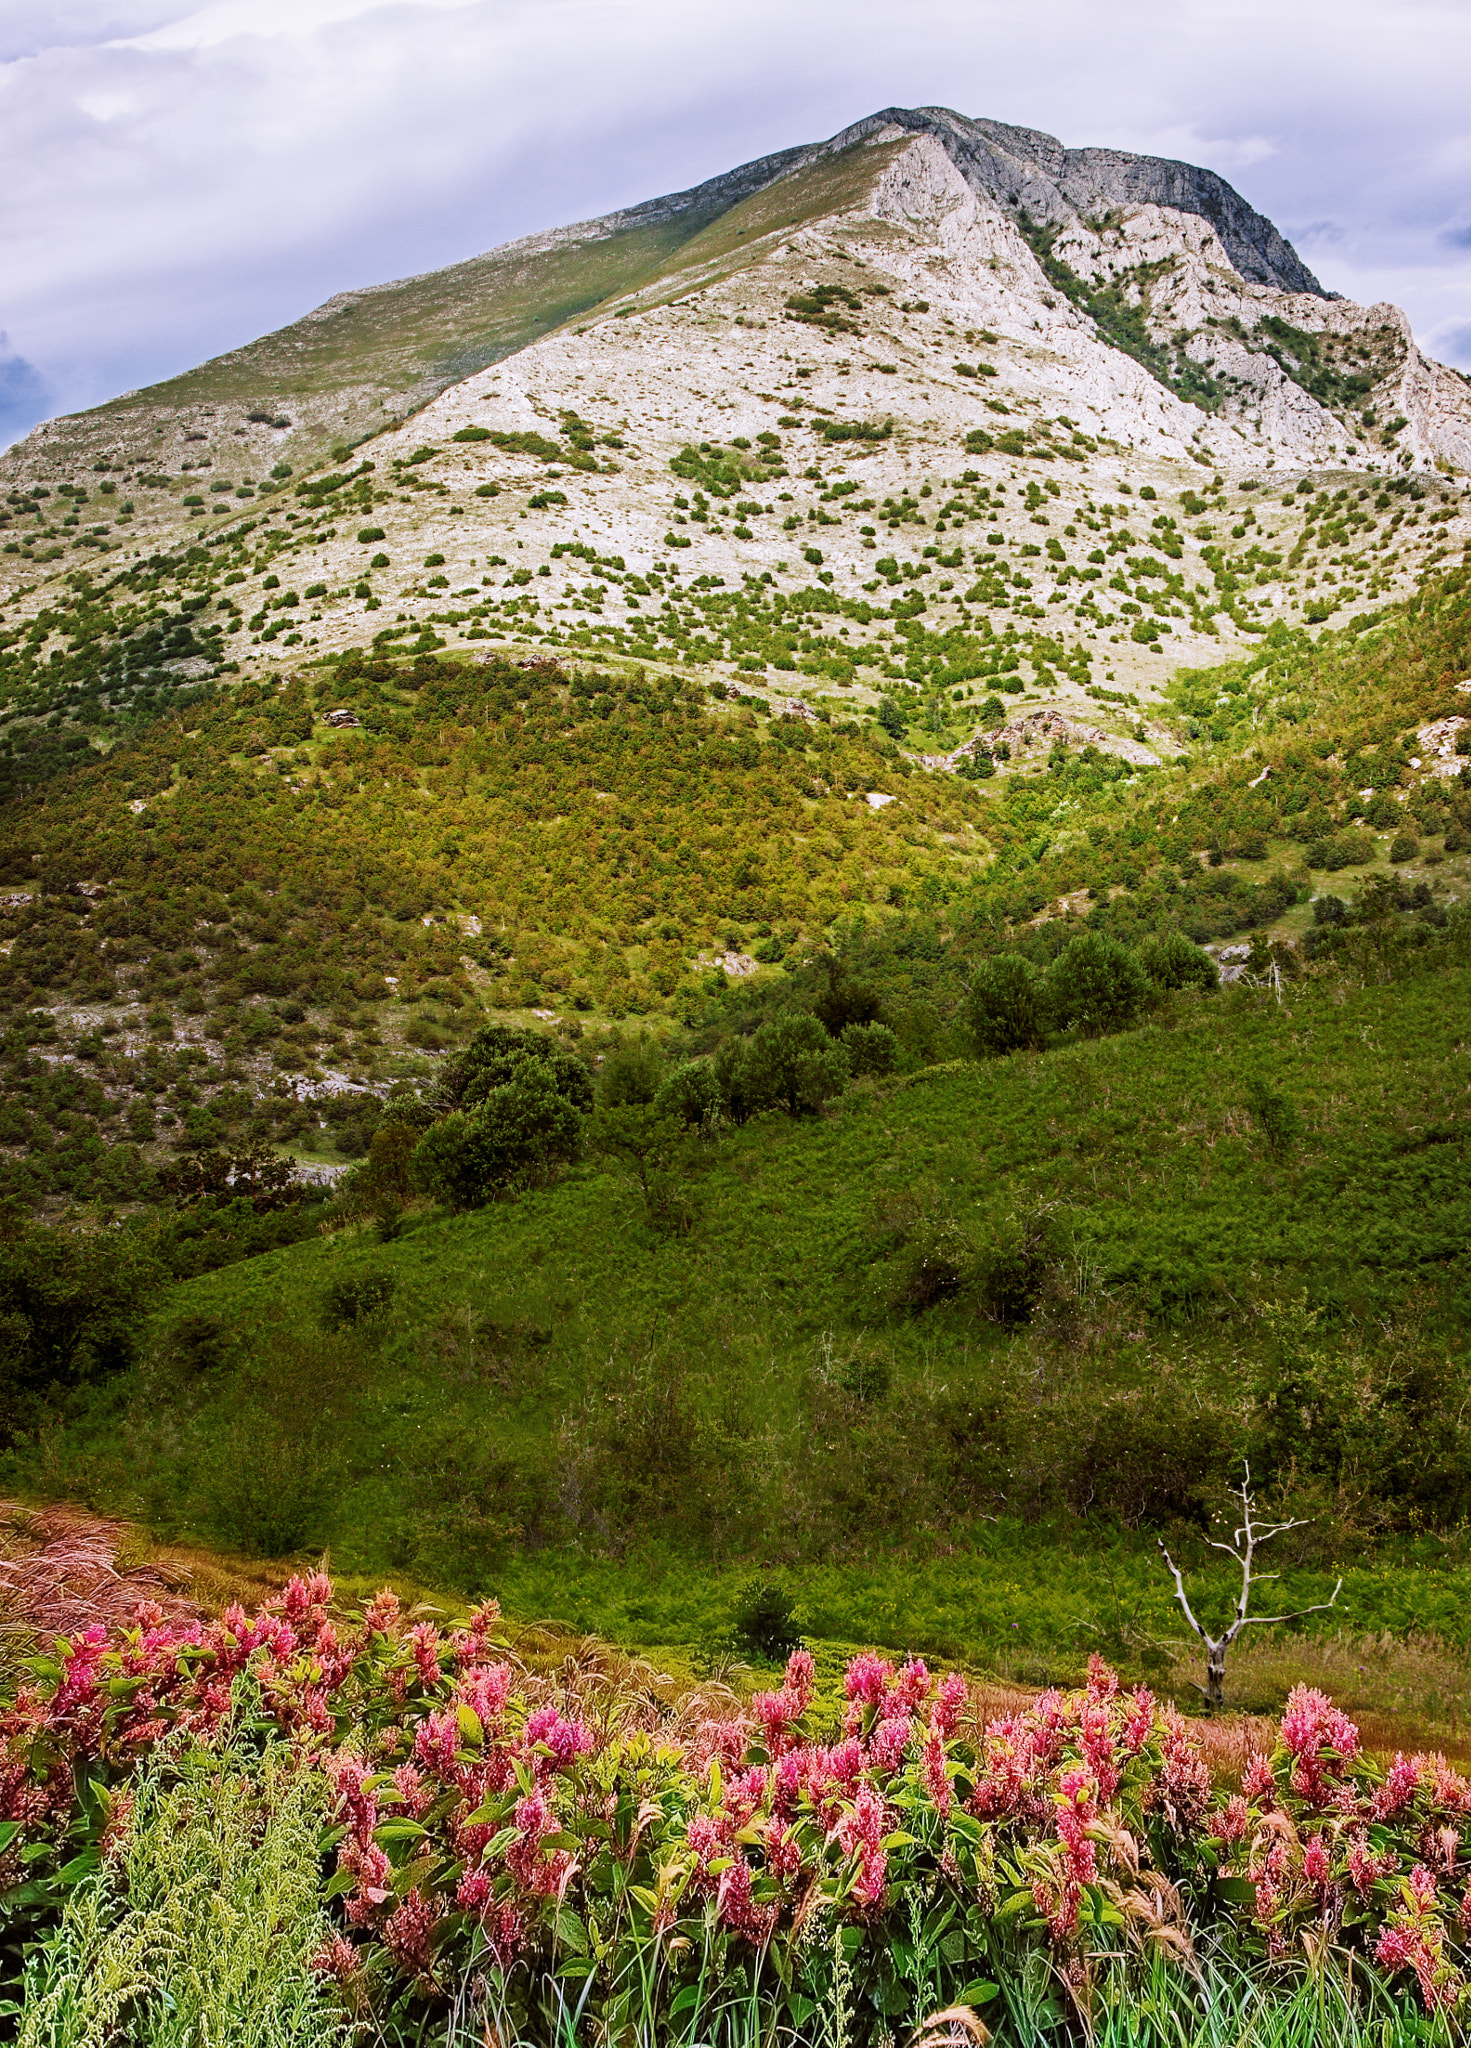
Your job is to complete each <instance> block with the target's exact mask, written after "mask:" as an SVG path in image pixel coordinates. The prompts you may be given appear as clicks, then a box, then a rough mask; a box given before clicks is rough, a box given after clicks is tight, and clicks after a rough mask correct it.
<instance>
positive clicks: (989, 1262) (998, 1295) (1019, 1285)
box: [973, 1210, 1058, 1324]
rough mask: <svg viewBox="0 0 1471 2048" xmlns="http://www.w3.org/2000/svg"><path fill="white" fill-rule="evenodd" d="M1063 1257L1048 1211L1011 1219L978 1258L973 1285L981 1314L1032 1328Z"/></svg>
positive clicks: (992, 1234) (998, 1228)
mask: <svg viewBox="0 0 1471 2048" xmlns="http://www.w3.org/2000/svg"><path fill="white" fill-rule="evenodd" d="M1057 1257H1058V1245H1057V1227H1056V1225H1055V1223H1054V1222H1053V1219H1052V1217H1051V1216H1050V1215H1049V1214H1048V1213H1047V1212H1046V1211H1045V1210H1038V1211H1035V1212H1033V1213H1032V1214H1030V1215H1022V1216H1012V1217H1008V1218H1006V1219H1005V1221H1004V1222H1002V1223H1001V1224H1000V1225H998V1226H997V1227H996V1228H995V1229H994V1231H993V1232H992V1233H991V1235H990V1237H989V1240H988V1242H987V1243H986V1245H985V1246H984V1248H983V1249H982V1250H981V1251H980V1252H978V1253H977V1254H976V1258H975V1264H974V1267H973V1280H974V1285H975V1293H976V1302H977V1305H978V1307H979V1308H980V1310H981V1312H982V1313H983V1314H984V1315H987V1316H989V1317H990V1318H991V1319H992V1321H993V1322H998V1323H1006V1324H1014V1323H1024V1322H1026V1321H1027V1320H1028V1318H1029V1317H1030V1316H1031V1313H1032V1311H1033V1309H1034V1308H1035V1307H1036V1306H1037V1303H1038V1301H1039V1300H1040V1298H1041V1296H1042V1292H1043V1289H1044V1288H1045V1287H1046V1285H1047V1283H1048V1281H1049V1279H1050V1278H1051V1275H1052V1273H1053V1271H1054V1269H1055V1267H1056V1264H1057Z"/></svg>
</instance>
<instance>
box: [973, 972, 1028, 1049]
mask: <svg viewBox="0 0 1471 2048" xmlns="http://www.w3.org/2000/svg"><path fill="white" fill-rule="evenodd" d="M1045 993H1046V991H1045V985H1044V983H1043V980H1042V977H1041V976H1040V975H1039V974H1038V972H1037V970H1036V968H1035V967H1034V966H1033V965H1032V963H1031V961H1030V960H1028V959H1027V958H1026V957H1025V955H1023V954H1021V953H993V954H992V955H991V957H990V958H989V959H987V960H983V961H982V962H981V964H980V966H979V967H978V968H977V969H976V975H975V979H974V981H972V983H971V985H970V990H969V992H968V994H967V996H966V1004H965V1019H966V1023H967V1025H968V1027H969V1030H970V1034H971V1037H972V1039H973V1040H974V1041H975V1044H976V1046H977V1048H978V1050H979V1051H981V1052H983V1053H1008V1052H1019V1051H1022V1050H1024V1049H1025V1048H1026V1047H1028V1046H1036V1045H1040V1044H1041V1042H1042V1033H1043V1023H1044V1017H1045Z"/></svg>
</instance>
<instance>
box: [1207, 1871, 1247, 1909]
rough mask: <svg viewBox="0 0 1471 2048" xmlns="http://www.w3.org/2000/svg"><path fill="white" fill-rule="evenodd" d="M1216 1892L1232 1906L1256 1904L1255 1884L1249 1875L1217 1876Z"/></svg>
mask: <svg viewBox="0 0 1471 2048" xmlns="http://www.w3.org/2000/svg"><path fill="white" fill-rule="evenodd" d="M1216 1893H1217V1895H1218V1896H1219V1897H1220V1898H1223V1899H1225V1900H1226V1901H1227V1903H1228V1904H1229V1905H1232V1906H1254V1905H1255V1904H1256V1886H1255V1885H1254V1884H1253V1883H1252V1881H1251V1879H1250V1878H1249V1877H1218V1878H1217V1879H1216Z"/></svg>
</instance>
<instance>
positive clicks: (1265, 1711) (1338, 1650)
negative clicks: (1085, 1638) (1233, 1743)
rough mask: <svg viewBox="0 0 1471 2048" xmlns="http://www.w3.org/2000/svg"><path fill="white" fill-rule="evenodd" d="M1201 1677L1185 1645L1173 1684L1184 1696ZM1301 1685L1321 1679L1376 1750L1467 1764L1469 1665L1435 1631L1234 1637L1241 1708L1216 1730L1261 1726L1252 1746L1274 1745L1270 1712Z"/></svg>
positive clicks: (1470, 1757)
mask: <svg viewBox="0 0 1471 2048" xmlns="http://www.w3.org/2000/svg"><path fill="white" fill-rule="evenodd" d="M1203 1675H1204V1673H1203V1670H1202V1667H1201V1661H1200V1659H1199V1658H1196V1657H1192V1656H1190V1655H1189V1654H1187V1652H1186V1650H1185V1646H1184V1645H1183V1644H1182V1645H1180V1646H1179V1654H1178V1656H1177V1657H1176V1659H1175V1660H1174V1662H1173V1663H1172V1665H1171V1667H1170V1674H1169V1690H1170V1691H1172V1692H1174V1693H1175V1694H1176V1695H1177V1696H1178V1697H1180V1698H1181V1699H1187V1698H1188V1697H1189V1695H1190V1691H1191V1688H1192V1686H1193V1685H1196V1684H1198V1683H1199V1682H1200V1680H1201V1678H1202V1677H1203ZM1295 1685H1312V1686H1316V1687H1317V1688H1318V1690H1319V1691H1320V1692H1325V1693H1327V1694H1328V1696H1329V1697H1330V1698H1331V1699H1332V1700H1333V1701H1334V1703H1335V1704H1336V1705H1337V1706H1340V1707H1342V1709H1343V1710H1344V1712H1345V1713H1346V1714H1351V1715H1352V1716H1353V1718H1354V1720H1355V1721H1357V1722H1358V1724H1359V1731H1360V1733H1361V1734H1362V1736H1363V1738H1364V1747H1365V1748H1366V1749H1367V1750H1368V1751H1369V1752H1370V1753H1371V1754H1373V1755H1376V1756H1392V1755H1393V1754H1394V1752H1395V1751H1396V1750H1397V1749H1404V1750H1415V1749H1438V1750H1443V1751H1444V1752H1445V1753H1446V1755H1447V1756H1449V1757H1451V1758H1452V1760H1453V1761H1457V1760H1464V1761H1471V1668H1468V1666H1467V1664H1466V1661H1465V1660H1464V1659H1463V1658H1461V1657H1458V1656H1457V1655H1456V1654H1455V1652H1454V1651H1452V1650H1450V1649H1449V1648H1447V1646H1446V1645H1445V1644H1444V1643H1442V1642H1440V1641H1438V1640H1437V1639H1436V1638H1435V1637H1433V1636H1410V1637H1408V1638H1403V1639H1402V1638H1400V1637H1398V1636H1391V1635H1378V1636H1365V1635H1354V1634H1352V1633H1350V1632H1349V1631H1348V1630H1339V1631H1337V1632H1336V1633H1334V1634H1332V1635H1321V1636H1288V1635H1284V1636H1279V1637H1272V1636H1264V1637H1261V1638H1260V1639H1258V1640H1257V1641H1255V1642H1248V1643H1245V1644H1238V1645H1237V1646H1236V1647H1235V1648H1233V1649H1232V1651H1231V1654H1230V1659H1229V1661H1228V1663H1227V1666H1226V1692H1227V1697H1228V1699H1232V1700H1234V1701H1236V1702H1238V1703H1239V1706H1240V1708H1241V1711H1240V1712H1239V1713H1236V1714H1232V1715H1230V1716H1228V1717H1226V1718H1225V1719H1223V1720H1222V1721H1220V1722H1218V1723H1216V1727H1217V1728H1218V1729H1221V1730H1224V1729H1227V1728H1230V1727H1233V1726H1237V1725H1239V1726H1242V1727H1247V1726H1250V1725H1255V1726H1257V1727H1258V1728H1260V1730H1261V1731H1262V1740H1261V1741H1259V1742H1258V1743H1257V1744H1256V1746H1257V1747H1267V1746H1269V1745H1270V1731H1271V1727H1272V1721H1273V1718H1274V1717H1275V1716H1276V1715H1277V1714H1279V1713H1280V1712H1281V1710H1282V1706H1283V1704H1284V1702H1285V1701H1286V1698H1287V1695H1288V1693H1289V1692H1290V1691H1291V1690H1292V1688H1293V1686H1295Z"/></svg>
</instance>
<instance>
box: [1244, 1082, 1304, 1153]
mask: <svg viewBox="0 0 1471 2048" xmlns="http://www.w3.org/2000/svg"><path fill="white" fill-rule="evenodd" d="M1246 1106H1247V1108H1248V1109H1249V1110H1250V1111H1251V1115H1252V1120H1253V1122H1254V1123H1255V1124H1256V1125H1257V1128H1258V1129H1259V1130H1260V1131H1261V1133H1262V1136H1263V1137H1264V1138H1265V1139H1266V1141H1267V1149H1268V1150H1269V1151H1270V1153H1271V1154H1272V1157H1273V1158H1274V1159H1286V1158H1287V1157H1288V1155H1289V1154H1290V1153H1291V1152H1292V1151H1293V1150H1294V1149H1295V1147H1296V1145H1297V1142H1298V1139H1299V1138H1300V1137H1301V1136H1302V1128H1303V1126H1302V1116H1301V1113H1300V1112H1299V1110H1298V1109H1297V1108H1296V1106H1295V1105H1294V1104H1293V1103H1292V1102H1290V1101H1289V1100H1288V1098H1287V1097H1286V1096H1285V1095H1283V1094H1282V1093H1281V1091H1280V1090H1279V1089H1276V1088H1273V1087H1272V1086H1271V1085H1270V1084H1269V1083H1268V1082H1267V1081H1265V1080H1263V1079H1262V1077H1261V1076H1260V1075H1259V1074H1258V1075H1254V1076H1253V1077H1252V1079H1251V1080H1250V1081H1248V1083H1247V1084H1246Z"/></svg>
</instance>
